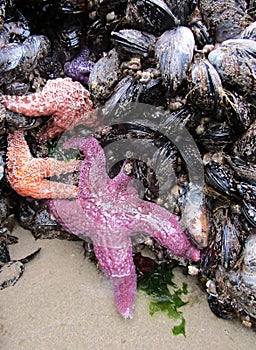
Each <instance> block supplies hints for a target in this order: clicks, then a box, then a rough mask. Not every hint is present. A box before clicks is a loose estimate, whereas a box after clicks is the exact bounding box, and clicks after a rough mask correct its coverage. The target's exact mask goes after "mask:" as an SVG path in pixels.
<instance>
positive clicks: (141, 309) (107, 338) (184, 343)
mask: <svg viewBox="0 0 256 350" xmlns="http://www.w3.org/2000/svg"><path fill="white" fill-rule="evenodd" d="M14 235H16V236H18V237H19V244H17V245H12V246H10V251H11V255H12V259H18V258H22V257H24V256H25V255H27V254H29V253H31V252H32V251H34V250H35V249H36V248H38V247H41V248H42V250H41V252H40V255H38V256H37V257H36V258H35V259H34V260H33V261H31V262H30V263H29V264H27V265H26V270H25V273H24V275H23V276H22V277H21V279H20V280H19V281H18V282H17V284H16V285H15V286H12V287H8V288H6V289H4V290H2V291H0V297H1V299H0V349H1V350H16V349H19V350H21V349H29V350H33V349H36V350H41V349H42V350H43V349H54V350H60V349H61V350H64V349H70V350H71V349H75V350H79V349H83V350H84V349H86V350H87V349H95V350H98V349H99V350H100V349H104V350H108V349H112V350H113V349H114V350H115V349H120V350H126V349H127V350H128V349H129V350H149V349H151V350H152V349H159V350H165V349H166V350H167V349H168V350H171V349H179V350H183V349H189V350H193V349H197V350H201V349H207V350H211V349H213V350H218V349H225V350H229V349H230V350H239V349H248V350H252V349H255V333H253V332H252V331H251V330H250V329H247V328H245V327H243V326H241V325H240V324H239V323H237V322H235V323H234V322H230V321H225V320H221V319H218V318H217V317H216V316H215V315H213V314H212V312H211V311H210V309H209V307H208V304H207V300H206V294H205V293H203V292H202V291H201V290H200V289H199V287H198V285H197V283H196V278H194V277H188V278H187V277H185V276H184V275H182V274H181V272H180V271H179V269H178V270H176V271H175V275H176V282H177V283H178V284H179V285H181V284H182V281H184V282H187V283H188V289H189V295H188V300H189V304H188V305H186V306H184V307H183V308H182V310H183V313H184V316H185V319H186V322H187V323H186V338H185V337H183V336H182V335H179V336H174V335H173V334H172V331H171V328H172V327H173V326H174V325H175V324H177V323H175V322H174V321H173V320H170V319H168V318H167V316H166V315H164V314H160V313H159V314H156V315H154V316H153V317H151V316H150V315H149V311H148V310H149V309H148V305H149V298H148V297H147V296H146V295H145V294H144V293H143V292H138V293H137V295H136V305H135V312H134V318H133V319H132V320H124V319H122V317H121V316H120V315H119V314H118V313H117V312H116V309H115V305H114V301H113V293H112V288H111V283H110V281H109V280H108V279H107V278H105V276H103V275H102V273H100V272H99V271H98V270H97V269H96V267H95V265H94V264H93V263H91V262H90V261H89V260H88V259H87V258H85V257H84V251H83V248H82V242H80V241H76V242H72V241H61V240H57V239H55V240H37V241H36V240H35V239H34V237H33V236H32V234H31V233H30V232H29V231H26V230H24V229H22V228H20V227H18V226H17V227H16V229H15V231H14Z"/></svg>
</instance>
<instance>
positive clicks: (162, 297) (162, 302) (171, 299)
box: [138, 262, 188, 337]
mask: <svg viewBox="0 0 256 350" xmlns="http://www.w3.org/2000/svg"><path fill="white" fill-rule="evenodd" d="M174 267H175V265H174V264H172V263H169V262H162V263H160V264H158V265H156V266H153V267H152V268H151V270H150V271H149V272H147V273H145V274H143V275H142V276H139V277H138V288H139V289H140V290H142V291H144V292H146V293H147V294H148V295H149V296H150V297H151V299H152V300H151V301H150V304H149V314H150V315H151V316H153V315H154V314H155V313H156V312H159V311H161V312H164V313H166V314H167V316H168V317H169V318H171V319H174V320H181V323H180V324H179V325H177V326H174V327H173V328H172V333H173V334H174V335H178V334H183V336H184V337H185V336H186V332H185V325H186V321H185V318H184V316H183V313H182V311H180V310H179V309H180V308H181V307H182V306H184V305H186V304H187V303H188V302H185V301H183V300H182V298H181V296H182V295H186V294H188V289H187V284H186V283H184V282H183V284H182V287H181V288H179V287H178V286H177V285H176V284H175V283H174V282H173V278H174V274H173V268H174Z"/></svg>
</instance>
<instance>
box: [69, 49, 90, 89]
mask: <svg viewBox="0 0 256 350" xmlns="http://www.w3.org/2000/svg"><path fill="white" fill-rule="evenodd" d="M89 53H90V51H89V49H87V48H86V47H85V48H84V49H83V50H82V51H81V53H80V54H79V55H78V56H76V57H75V58H74V59H73V60H72V61H71V62H66V63H65V64H64V71H65V73H66V74H67V76H69V77H70V78H72V79H74V80H77V81H79V82H80V83H82V84H83V85H88V80H89V75H90V73H91V71H92V69H93V67H94V64H95V63H94V62H92V61H89V60H88V58H89Z"/></svg>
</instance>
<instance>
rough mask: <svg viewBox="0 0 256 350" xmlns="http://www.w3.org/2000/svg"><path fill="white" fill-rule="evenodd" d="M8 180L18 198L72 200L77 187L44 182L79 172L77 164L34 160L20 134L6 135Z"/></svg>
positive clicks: (78, 162)
mask: <svg viewBox="0 0 256 350" xmlns="http://www.w3.org/2000/svg"><path fill="white" fill-rule="evenodd" d="M7 159H8V161H7V170H6V173H7V179H8V181H9V183H10V185H11V187H12V188H13V189H14V190H15V191H16V192H17V193H19V194H20V195H21V196H25V197H26V196H29V197H33V198H75V197H76V196H77V193H78V187H76V186H73V185H68V184H64V183H60V182H54V181H50V180H46V179H45V177H49V176H54V175H60V174H64V173H68V172H72V171H74V170H79V167H80V164H81V163H80V161H76V160H71V161H69V162H64V161H59V160H56V159H54V158H34V157H33V156H32V155H31V153H30V150H29V147H28V144H27V142H26V140H25V137H24V134H23V131H22V130H18V131H15V132H14V133H10V134H9V135H8V150H7Z"/></svg>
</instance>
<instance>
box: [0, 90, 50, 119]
mask: <svg viewBox="0 0 256 350" xmlns="http://www.w3.org/2000/svg"><path fill="white" fill-rule="evenodd" d="M2 101H3V104H4V106H5V107H6V108H7V109H9V110H11V111H13V112H16V113H22V114H24V115H26V116H28V117H37V116H46V115H51V114H52V113H53V112H54V110H53V108H52V105H50V104H48V103H47V101H46V98H45V96H44V94H43V93H42V92H36V93H33V94H30V95H25V96H10V95H3V96H2Z"/></svg>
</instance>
